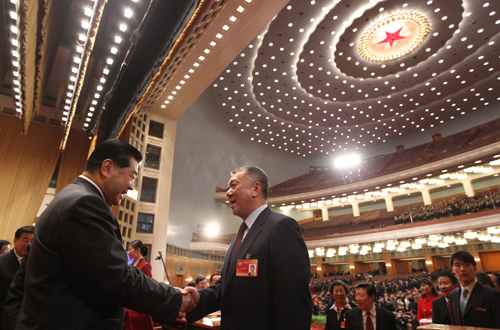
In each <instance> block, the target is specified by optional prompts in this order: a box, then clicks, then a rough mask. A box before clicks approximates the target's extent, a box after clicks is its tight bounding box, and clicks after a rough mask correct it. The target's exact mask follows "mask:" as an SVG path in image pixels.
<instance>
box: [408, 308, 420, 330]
mask: <svg viewBox="0 0 500 330" xmlns="http://www.w3.org/2000/svg"><path fill="white" fill-rule="evenodd" d="M410 315H411V330H417V327H419V326H420V323H418V317H417V310H416V309H412V310H411V311H410Z"/></svg>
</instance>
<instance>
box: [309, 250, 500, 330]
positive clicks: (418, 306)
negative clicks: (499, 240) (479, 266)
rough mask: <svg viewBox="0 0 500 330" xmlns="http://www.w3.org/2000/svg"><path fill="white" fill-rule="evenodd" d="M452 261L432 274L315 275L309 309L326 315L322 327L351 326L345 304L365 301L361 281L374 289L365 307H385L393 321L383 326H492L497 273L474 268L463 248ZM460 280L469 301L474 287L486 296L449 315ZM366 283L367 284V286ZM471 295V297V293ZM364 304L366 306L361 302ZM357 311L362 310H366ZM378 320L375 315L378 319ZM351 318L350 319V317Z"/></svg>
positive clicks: (499, 288) (496, 321)
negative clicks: (381, 278) (375, 277)
mask: <svg viewBox="0 0 500 330" xmlns="http://www.w3.org/2000/svg"><path fill="white" fill-rule="evenodd" d="M458 258H462V259H464V260H461V259H458ZM455 263H458V264H459V265H458V266H454V267H453V268H448V269H446V268H442V269H440V270H439V271H437V272H434V273H431V274H428V273H422V274H419V275H414V276H407V277H396V278H393V279H388V280H384V281H372V280H371V279H370V278H368V279H362V280H360V281H355V280H354V279H353V277H352V276H350V277H343V278H339V279H332V280H326V281H315V282H313V283H311V292H313V295H312V297H313V298H312V299H313V305H314V306H313V314H315V315H326V317H327V326H326V328H325V330H333V329H343V328H346V329H356V326H354V327H353V326H352V325H351V326H349V324H348V323H349V320H348V317H349V315H350V314H353V312H349V310H351V309H354V308H356V307H357V306H358V305H360V306H359V307H360V308H361V304H365V305H366V301H364V300H363V297H361V298H360V297H359V294H358V289H359V288H360V285H361V287H362V288H363V290H362V292H363V293H365V295H368V296H370V294H369V293H370V292H369V291H370V290H373V301H374V303H373V307H369V308H373V309H374V311H375V310H376V313H377V315H378V313H379V312H380V310H384V312H383V313H385V311H387V312H389V313H392V314H393V320H394V321H390V326H389V325H388V326H387V327H386V328H383V329H393V327H392V323H394V329H396V328H397V329H399V330H409V329H416V327H417V326H419V325H421V324H428V323H437V324H454V325H472V326H479V325H482V326H486V325H487V326H488V327H491V328H500V274H499V273H495V272H486V273H476V272H475V261H474V258H473V257H472V256H471V255H470V254H469V253H467V252H463V251H460V252H458V254H457V257H455ZM463 264H466V266H463ZM460 267H462V268H460ZM466 267H469V269H466V270H465V271H463V270H462V269H463V268H466ZM453 270H454V271H455V272H456V273H457V276H455V274H454V273H453ZM467 276H468V278H467ZM471 276H472V279H471ZM457 277H458V278H457ZM459 279H460V280H459ZM476 281H477V282H476ZM460 283H462V286H464V287H466V288H470V287H471V286H472V289H471V292H469V300H470V301H471V304H477V303H478V302H477V300H478V299H479V298H480V297H479V298H478V293H477V292H481V295H482V294H486V296H489V297H490V298H489V300H491V301H487V300H486V299H481V300H480V301H481V303H478V305H477V307H476V308H475V310H472V309H473V308H471V307H469V305H467V304H466V305H465V306H467V307H466V308H465V310H464V311H455V314H459V315H463V316H462V317H457V318H456V319H455V320H453V319H452V317H451V315H452V314H453V312H451V313H450V312H449V311H450V307H449V306H450V299H451V301H452V304H453V303H454V302H455V303H456V305H455V307H456V308H459V307H458V306H459V304H460V302H461V301H462V299H461V298H460V294H459V293H457V292H458V291H460V290H461V289H460V288H461V286H460ZM368 286H369V287H371V288H368ZM486 287H490V288H491V289H489V288H486ZM457 288H459V289H458V290H456V291H455V292H454V294H455V296H456V297H455V299H453V298H450V295H451V293H452V291H453V290H455V289H457ZM365 289H366V290H365ZM457 294H458V296H457ZM361 295H362V294H361ZM471 296H472V297H474V298H470V297H471ZM453 301H454V302H453ZM466 301H467V300H466ZM483 305H484V306H483ZM365 307H366V306H365ZM361 309H362V308H361ZM358 310H359V309H358ZM363 310H366V308H364V309H363ZM451 310H452V311H453V310H454V308H453V307H451ZM477 311H486V313H488V315H476V314H477V313H478V312H477ZM358 312H359V311H358ZM381 313H382V312H381ZM362 315H363V316H366V314H365V312H363V314H362ZM384 315H385V317H386V318H387V317H388V316H387V314H386V313H385V314H384ZM358 316H359V315H358ZM351 317H352V315H351ZM478 317H479V318H481V321H478V320H476V318H478ZM361 319H362V318H361ZM346 320H347V321H346ZM378 320H379V319H378V316H377V322H378ZM391 320H392V319H391ZM351 321H355V319H352V320H351ZM386 321H387V320H386ZM365 322H366V321H365ZM384 322H385V321H384ZM361 329H363V328H361ZM365 329H366V328H365ZM372 329H374V328H372ZM376 329H380V327H379V326H378V325H377V326H376Z"/></svg>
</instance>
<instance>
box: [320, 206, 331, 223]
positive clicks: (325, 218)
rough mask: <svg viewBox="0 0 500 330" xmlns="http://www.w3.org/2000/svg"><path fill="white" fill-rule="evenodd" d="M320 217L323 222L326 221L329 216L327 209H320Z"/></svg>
mask: <svg viewBox="0 0 500 330" xmlns="http://www.w3.org/2000/svg"><path fill="white" fill-rule="evenodd" d="M321 216H322V217H323V221H328V220H329V219H330V216H329V215H328V207H323V208H321Z"/></svg>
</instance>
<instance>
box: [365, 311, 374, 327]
mask: <svg viewBox="0 0 500 330" xmlns="http://www.w3.org/2000/svg"><path fill="white" fill-rule="evenodd" d="M370 315H371V314H370V312H366V330H375V328H374V327H373V321H372V318H371V317H370Z"/></svg>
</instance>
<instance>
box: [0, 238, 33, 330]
mask: <svg viewBox="0 0 500 330" xmlns="http://www.w3.org/2000/svg"><path fill="white" fill-rule="evenodd" d="M30 248H31V244H29V245H28V247H27V249H26V255H25V256H24V258H23V261H22V262H21V265H20V266H19V270H18V271H17V273H16V276H15V277H14V279H13V280H12V284H11V285H10V288H9V291H7V297H6V298H5V304H4V306H3V330H14V329H15V328H16V321H17V317H18V316H19V311H20V310H21V305H22V303H23V297H24V278H25V275H26V263H27V261H28V255H29V251H30Z"/></svg>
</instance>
